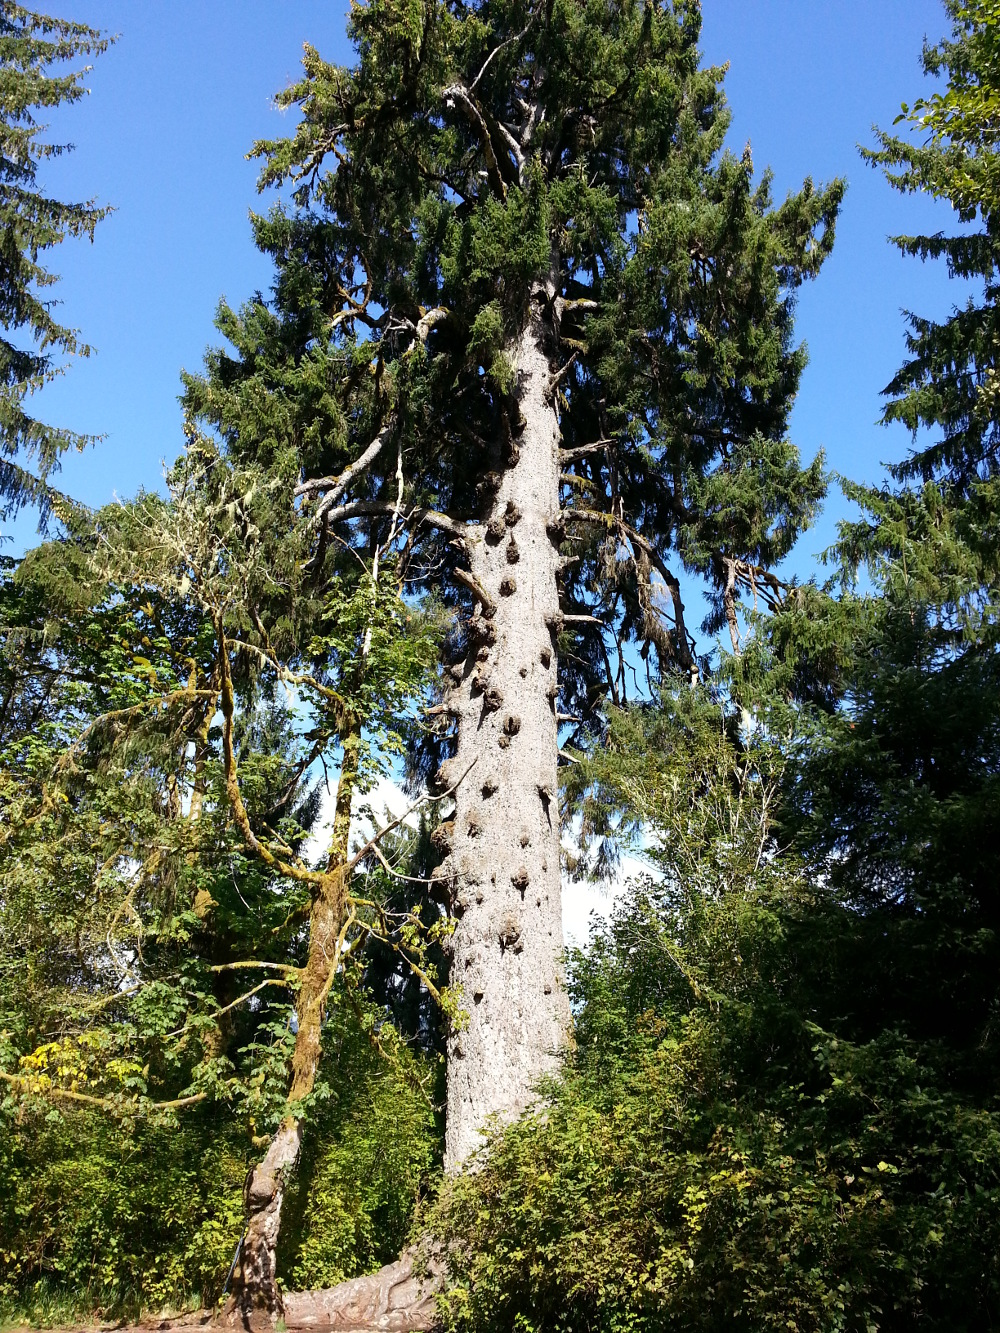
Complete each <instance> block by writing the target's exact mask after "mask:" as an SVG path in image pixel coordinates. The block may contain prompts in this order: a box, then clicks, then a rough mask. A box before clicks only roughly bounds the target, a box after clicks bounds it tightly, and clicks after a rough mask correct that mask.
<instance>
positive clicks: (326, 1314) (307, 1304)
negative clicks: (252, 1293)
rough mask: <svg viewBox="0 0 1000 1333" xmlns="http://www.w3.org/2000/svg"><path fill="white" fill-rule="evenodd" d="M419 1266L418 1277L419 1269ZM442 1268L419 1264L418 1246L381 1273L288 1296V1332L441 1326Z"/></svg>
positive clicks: (403, 1331) (384, 1332) (388, 1331)
mask: <svg viewBox="0 0 1000 1333" xmlns="http://www.w3.org/2000/svg"><path fill="white" fill-rule="evenodd" d="M417 1268H421V1269H422V1271H421V1272H420V1273H418V1272H417V1271H415V1270H416V1269H417ZM441 1277H442V1270H441V1265H440V1263H439V1262H436V1261H434V1260H433V1259H431V1260H430V1262H425V1263H424V1264H423V1265H418V1263H417V1252H416V1250H415V1249H414V1248H412V1247H411V1248H410V1249H407V1250H404V1251H403V1253H402V1254H401V1255H400V1256H399V1258H398V1259H397V1260H396V1261H395V1262H394V1263H391V1264H387V1265H386V1266H385V1267H384V1268H380V1269H379V1271H378V1272H377V1273H371V1274H370V1275H368V1276H366V1277H356V1278H353V1279H351V1281H349V1282H342V1283H341V1284H340V1286H339V1287H333V1288H331V1289H330V1290H327V1291H299V1292H289V1293H288V1295H287V1296H286V1297H285V1321H286V1323H287V1325H288V1327H289V1328H296V1329H299V1328H319V1329H323V1330H327V1329H331V1330H337V1333H347V1330H351V1331H352V1333H361V1331H362V1330H365V1331H366V1333H367V1331H368V1330H371V1333H375V1331H376V1330H377V1333H419V1330H425V1329H430V1328H433V1327H434V1326H435V1325H436V1324H437V1322H438V1319H437V1302H436V1300H435V1295H436V1293H437V1292H438V1291H439V1290H440V1289H441Z"/></svg>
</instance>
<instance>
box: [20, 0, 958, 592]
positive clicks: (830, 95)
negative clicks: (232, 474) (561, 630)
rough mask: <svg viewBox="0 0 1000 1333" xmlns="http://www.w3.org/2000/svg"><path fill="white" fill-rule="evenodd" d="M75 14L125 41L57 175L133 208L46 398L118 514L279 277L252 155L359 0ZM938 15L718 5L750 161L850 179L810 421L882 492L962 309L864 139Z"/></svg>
mask: <svg viewBox="0 0 1000 1333" xmlns="http://www.w3.org/2000/svg"><path fill="white" fill-rule="evenodd" d="M51 3H52V7H53V8H54V9H56V10H57V11H58V12H59V13H60V14H62V15H65V16H66V17H71V18H76V19H79V20H81V21H84V22H87V23H90V24H92V25H94V26H97V27H101V28H104V29H106V30H108V31H110V32H113V33H118V34H119V40H118V42H117V43H116V45H115V46H114V47H113V48H112V49H111V50H110V51H109V52H108V53H107V54H106V55H105V56H103V57H101V58H100V59H99V60H98V62H97V64H96V67H95V69H94V72H93V74H92V75H91V76H90V78H89V85H90V87H91V89H92V91H91V95H90V96H89V98H87V99H86V100H85V101H84V102H82V103H78V104H77V105H76V106H75V107H72V108H68V109H64V110H62V111H60V112H59V113H58V116H57V118H56V119H55V120H54V122H53V132H54V135H55V137H57V138H62V139H65V140H70V141H72V142H74V143H75V144H76V151H75V152H74V153H73V154H72V155H70V156H68V157H63V158H61V159H58V160H57V161H56V162H54V163H52V164H50V165H49V166H47V167H46V169H45V173H46V174H45V178H44V183H45V185H46V187H47V188H48V189H50V190H51V192H52V193H54V194H58V195H59V196H61V197H63V198H85V197H90V196H93V197H95V198H96V199H97V200H98V201H100V202H102V203H109V204H112V205H113V206H114V207H115V208H116V210H117V211H116V213H115V214H114V215H113V216H112V217H111V218H110V219H109V220H108V221H106V222H105V223H104V224H103V225H102V226H101V227H100V228H99V229H98V233H97V238H96V241H95V243H94V245H93V246H91V245H89V244H86V243H81V244H73V245H67V246H65V247H63V248H62V249H61V250H60V251H57V252H56V253H55V254H54V256H53V260H52V266H53V267H54V268H55V269H56V270H57V271H58V272H60V273H61V274H62V275H63V281H62V283H61V284H60V287H59V288H58V289H57V295H58V296H59V297H60V298H61V300H62V301H63V303H64V304H63V307H62V317H63V319H64V320H65V322H68V323H70V324H72V325H73V326H75V327H79V328H80V329H81V330H82V332H83V334H84V336H85V337H86V339H87V340H88V341H90V342H91V343H92V344H93V345H94V347H95V348H96V355H95V356H94V357H93V358H92V359H91V360H90V361H89V362H82V363H77V364H75V365H74V366H72V367H71V369H70V370H69V373H68V374H67V375H66V376H65V377H63V378H62V379H61V380H60V381H58V382H56V383H55V384H53V385H51V386H50V387H48V388H47V389H46V390H45V391H44V393H43V395H42V396H41V398H40V399H39V400H37V402H36V407H37V409H38V410H39V412H40V414H41V415H43V416H44V417H45V419H47V420H49V421H52V422H56V423H58V424H60V425H65V426H68V427H71V428H72V429H74V430H77V431H85V432H93V433H95V434H102V435H104V436H105V439H104V440H103V441H102V442H101V443H99V444H98V445H97V446H96V447H95V448H93V449H91V450H88V451H87V452H86V453H85V454H83V455H82V456H79V457H76V456H74V457H71V458H69V459H68V460H67V461H66V464H65V467H64V469H63V473H62V478H61V482H60V483H59V484H61V486H62V487H63V488H64V489H66V490H68V491H69V492H70V494H72V495H75V496H76V497H77V498H79V499H81V500H83V501H85V502H87V503H90V504H100V503H104V502H106V501H108V500H110V499H111V498H112V496H113V495H114V494H117V495H119V496H129V495H132V494H134V493H135V492H136V490H138V489H139V488H140V487H147V488H154V487H156V486H158V485H159V484H160V482H161V479H162V471H163V461H164V460H167V461H170V460H172V459H173V458H174V457H175V456H176V454H177V453H178V452H179V449H180V443H181V432H180V412H179V408H178V405H177V394H178V390H179V380H178V375H179V372H180V370H181V368H182V367H186V368H188V369H195V368H197V367H198V365H199V364H200V361H201V356H202V353H203V350H204V348H205V347H206V346H207V345H208V344H209V343H211V342H213V341H215V336H214V330H213V328H212V317H213V313H214V310H215V307H216V304H217V302H218V300H219V298H220V296H222V295H225V296H226V297H227V299H228V300H230V301H231V302H233V303H237V304H238V303H239V302H241V301H242V300H244V299H245V298H246V297H248V296H249V295H251V294H252V293H253V291H254V290H255V289H258V288H260V289H266V287H267V286H268V283H269V270H268V266H267V264H266V262H265V261H264V260H263V259H262V258H261V257H260V256H259V255H257V254H256V252H255V251H254V249H253V247H252V244H251V240H250V232H249V227H248V224H247V213H248V211H249V210H250V209H251V208H262V207H266V206H267V205H266V201H261V200H260V199H259V198H258V196H257V194H256V190H255V180H256V167H255V165H254V164H253V163H250V162H247V161H246V160H245V158H244V155H245V153H246V152H247V150H248V149H249V147H250V145H251V144H252V142H253V141H254V139H256V138H259V137H274V136H277V135H280V134H282V133H285V132H290V131H291V129H292V127H293V125H294V119H293V118H292V117H290V116H285V117H282V115H281V114H279V113H278V112H276V111H275V110H274V108H273V105H272V101H271V99H272V96H273V94H274V93H275V92H276V91H278V90H279V89H280V88H282V87H284V86H285V85H286V84H288V83H289V82H290V81H291V80H293V79H294V78H295V77H296V76H297V70H298V66H299V60H300V56H301V50H302V43H303V42H304V41H309V42H311V43H312V44H313V45H315V46H317V47H318V48H319V49H320V51H321V52H322V53H323V54H324V55H325V56H326V57H327V58H328V59H333V60H348V59H350V49H349V47H348V46H347V43H346V39H345V36H344V16H345V13H346V9H347V5H346V4H345V3H343V2H342V0H326V2H325V3H323V2H321V0H201V2H200V3H194V0H170V3H169V4H168V3H167V0H51ZM946 27H947V24H946V19H945V15H944V10H943V7H942V6H941V4H940V3H939V0H872V3H871V4H869V5H865V6H863V7H862V6H861V5H859V3H858V0H742V3H741V2H740V0H704V32H703V40H702V48H703V51H704V54H705V58H706V60H708V61H710V62H712V63H722V62H728V63H729V66H730V70H729V74H728V76H727V79H726V87H727V92H728V96H729V100H730V103H731V106H732V110H733V117H734V118H733V127H732V131H731V145H732V147H733V148H734V149H736V150H737V151H740V150H742V148H743V146H744V144H745V143H746V142H747V141H748V140H749V141H750V142H751V144H752V147H753V153H754V161H755V164H756V166H757V168H758V170H760V169H762V168H764V167H765V166H767V165H770V166H771V167H772V168H773V170H774V173H775V191H776V194H777V196H778V197H779V198H780V197H783V196H784V195H785V194H786V193H787V192H788V191H789V190H792V189H795V188H797V186H798V185H799V184H800V183H801V181H802V179H803V177H805V176H806V175H812V176H813V177H814V178H815V179H817V180H827V179H829V178H830V177H831V176H834V175H844V176H846V177H847V179H848V181H849V190H848V194H847V199H846V203H845V206H844V212H843V217H842V221H841V224H840V228H839V234H838V240H837V245H836V248H835V251H834V254H833V257H832V258H831V260H830V261H829V263H828V264H827V267H826V268H825V269H824V271H823V274H822V276H821V277H820V278H819V280H818V281H817V282H816V283H814V284H811V285H810V286H808V287H807V288H806V289H805V290H804V291H803V293H802V296H801V298H800V303H799V321H798V328H799V334H800V336H801V337H802V338H803V339H804V340H805V341H806V342H807V343H808V345H809V349H810V355H811V364H810V366H809V369H808V370H807V372H806V375H805V378H804V381H803V385H802V391H801V394H800V398H799V401H798V404H797V406H796V408H795V413H794V416H793V422H792V434H793V438H794V439H795V441H796V443H797V444H798V445H799V447H800V448H801V450H802V453H803V455H806V456H811V455H812V454H813V453H815V452H816V450H817V449H819V448H821V447H822V448H825V449H826V452H827V458H828V462H829V465H830V466H831V467H833V468H835V469H837V470H838V471H840V472H842V473H845V474H847V475H849V476H851V477H855V478H858V479H866V480H875V479H877V477H878V475H879V466H880V462H881V461H882V460H884V459H891V458H896V457H899V456H901V455H902V454H903V453H904V452H905V450H906V448H907V444H908V441H907V437H906V435H905V434H904V433H903V432H901V431H887V430H884V429H881V428H879V427H878V426H877V425H876V424H875V423H876V419H877V417H878V414H879V391H880V389H881V388H882V387H883V386H884V385H885V383H886V382H887V381H888V379H889V378H890V377H891V375H892V373H893V372H894V370H895V369H896V368H897V366H898V365H899V363H900V360H901V359H902V356H903V342H902V334H903V321H902V318H901V315H900V309H901V307H909V308H911V309H914V310H917V311H919V312H921V313H923V314H929V315H935V314H938V315H940V314H943V313H945V312H946V311H947V309H948V308H949V307H950V305H951V304H953V303H954V301H955V300H956V299H957V297H958V292H957V291H956V289H955V287H954V284H949V283H948V281H947V278H946V275H945V273H944V271H943V268H939V267H935V266H925V265H921V264H920V263H919V262H918V261H916V260H912V259H909V260H904V259H902V258H900V257H899V256H898V255H897V253H896V252H895V251H894V250H892V249H891V248H890V247H889V246H888V245H887V244H886V240H885V238H886V236H887V234H891V233H894V232H899V231H916V230H930V231H935V230H940V229H942V228H947V227H949V226H950V225H951V224H952V218H951V215H950V213H949V212H948V210H946V209H942V208H941V207H940V206H937V207H935V206H933V205H932V204H931V203H930V202H929V201H927V200H923V199H904V198H902V197H900V196H898V195H896V194H895V193H894V192H893V191H891V190H890V189H889V187H888V186H887V185H886V183H885V182H884V180H883V179H882V178H881V176H880V175H879V174H878V173H877V172H875V171H873V170H872V169H871V168H869V167H867V166H865V165H864V164H863V163H862V161H861V159H860V157H859V156H858V152H857V145H858V144H859V143H862V144H870V143H871V142H872V134H871V126H872V124H873V123H878V124H880V125H882V126H883V127H889V126H891V123H892V120H893V118H894V116H895V115H896V114H897V112H898V110H899V105H900V103H901V102H902V101H904V100H906V101H912V100H913V99H914V97H916V96H917V95H918V93H919V91H920V88H921V78H922V76H921V73H920V68H919V53H920V48H921V44H922V42H923V39H924V37H925V36H927V37H929V38H931V39H932V40H935V41H936V40H937V39H938V38H940V37H941V36H942V35H943V34H944V33H945V31H946ZM843 512H844V508H843V504H842V502H840V501H839V499H838V497H837V495H836V494H835V493H834V494H832V495H831V498H830V501H829V502H828V504H827V508H826V511H825V513H824V516H823V518H822V519H821V521H820V522H819V523H818V524H817V527H816V528H815V529H814V530H813V531H812V532H810V533H809V534H807V535H806V537H805V539H804V541H803V543H802V546H801V548H800V555H799V558H798V561H797V564H798V567H799V568H800V569H801V570H802V571H803V572H808V570H809V569H810V567H811V565H810V562H811V558H812V556H813V554H814V553H815V552H818V551H819V550H821V549H822V548H823V547H824V546H826V545H827V544H828V543H829V541H830V540H831V539H832V536H833V533H834V524H835V521H836V518H837V517H838V515H840V514H842V513H843ZM7 535H8V536H10V537H11V538H12V541H11V542H9V543H6V544H5V545H4V546H3V548H0V549H3V550H5V551H6V552H7V553H11V554H16V553H17V552H18V551H20V550H22V549H23V548H24V547H25V546H26V545H30V544H32V542H33V541H34V540H35V538H34V530H33V524H32V522H31V521H30V517H29V516H23V517H22V518H21V519H19V520H18V521H17V522H16V523H14V524H12V525H10V526H9V528H8V530H7Z"/></svg>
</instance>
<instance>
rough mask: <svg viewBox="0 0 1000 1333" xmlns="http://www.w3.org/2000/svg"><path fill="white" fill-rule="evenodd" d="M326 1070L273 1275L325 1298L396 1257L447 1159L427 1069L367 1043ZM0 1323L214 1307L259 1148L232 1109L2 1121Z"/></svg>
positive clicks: (342, 1047) (344, 1038)
mask: <svg viewBox="0 0 1000 1333" xmlns="http://www.w3.org/2000/svg"><path fill="white" fill-rule="evenodd" d="M335 1045H336V1049H331V1050H330V1051H329V1052H328V1056H327V1058H326V1059H325V1061H324V1066H323V1075H324V1080H325V1081H324V1093H325V1095H324V1097H323V1100H321V1101H319V1102H318V1103H317V1104H316V1106H315V1107H314V1108H313V1120H312V1121H311V1123H310V1126H309V1129H308V1131H307V1134H306V1140H305V1144H304V1148H303V1154H302V1160H301V1162H300V1165H299V1170H298V1172H297V1174H296V1176H295V1178H294V1180H293V1182H292V1185H291V1188H290V1190H289V1192H288V1198H287V1211H286V1228H285V1234H284V1237H283V1249H282V1252H281V1254H280V1271H281V1274H282V1278H283V1281H284V1283H285V1285H286V1286H288V1287H308V1286H327V1285H330V1284H332V1283H334V1282H337V1281H340V1280H341V1279H343V1278H347V1277H354V1276H357V1275H359V1274H361V1273H365V1272H370V1271H374V1270H375V1269H377V1268H378V1267H379V1266H380V1265H381V1264H382V1263H384V1262H386V1261H387V1260H388V1259H390V1258H392V1257H394V1255H395V1254H396V1253H397V1252H398V1250H399V1248H400V1245H401V1244H402V1241H403V1239H404V1238H405V1236H406V1234H407V1230H408V1228H409V1225H410V1219H411V1216H412V1214H413V1211H414V1208H415V1206H416V1204H417V1201H418V1199H419V1198H420V1196H421V1194H422V1193H423V1192H424V1190H425V1189H426V1188H427V1185H428V1182H429V1181H430V1179H431V1178H432V1176H433V1174H434V1171H435V1168H436V1164H437V1162H438V1161H439V1158H440V1134H439V1128H438V1125H437V1122H436V1119H435V1115H434V1113H433V1111H432V1109H431V1104H430V1100H429V1097H428V1089H424V1088H423V1087H422V1084H421V1080H424V1081H426V1082H428V1084H429V1085H430V1087H429V1091H433V1079H434V1076H435V1070H434V1068H433V1067H432V1066H430V1065H429V1064H427V1063H426V1062H425V1061H424V1060H423V1059H422V1057H419V1056H415V1055H411V1054H410V1053H408V1052H407V1051H405V1049H404V1050H403V1051H402V1052H399V1053H397V1058H395V1059H394V1060H392V1061H391V1062H390V1061H386V1060H384V1059H383V1058H382V1057H381V1056H380V1055H379V1054H378V1053H377V1052H376V1051H375V1050H373V1049H372V1047H371V1045H370V1042H369V1039H368V1036H367V1034H365V1033H361V1032H355V1033H348V1034H341V1036H340V1040H339V1042H338V1043H336V1044H335ZM0 1117H2V1120H0V1178H2V1179H3V1181H4V1188H3V1189H2V1190H0V1326H3V1327H17V1326H23V1325H32V1326H36V1327H52V1326H55V1325H63V1324H72V1323H79V1322H86V1321H88V1320H92V1319H125V1320H134V1319H138V1318H140V1317H142V1316H144V1315H149V1314H160V1313H177V1312H180V1311H183V1310H185V1309H192V1308H199V1307H202V1306H206V1305H212V1304H213V1303H214V1302H215V1301H216V1300H217V1299H218V1298H219V1296H220V1294H221V1292H222V1289H223V1284H224V1282H225V1279H226V1275H227V1273H228V1271H229V1266H230V1263H231V1262H232V1258H233V1253H234V1250H235V1247H236V1244H237V1241H238V1240H239V1238H240V1235H241V1233H242V1229H243V1185H244V1180H245V1178H246V1174H247V1171H248V1169H249V1168H250V1166H251V1164H252V1162H253V1161H254V1160H255V1159H256V1157H257V1156H258V1155H259V1154H260V1152H261V1151H262V1148H261V1147H260V1146H259V1145H258V1146H256V1147H255V1146H254V1144H253V1143H252V1142H251V1140H250V1138H249V1135H248V1134H247V1133H246V1131H245V1130H244V1129H242V1128H241V1127H240V1126H239V1125H238V1124H234V1121H233V1118H232V1117H231V1116H230V1115H228V1114H226V1113H225V1108H220V1109H219V1110H217V1111H213V1110H211V1109H209V1110H204V1109H202V1108H195V1109H194V1110H193V1111H189V1112H187V1113H186V1114H185V1115H184V1116H183V1117H182V1118H178V1119H176V1120H174V1121H173V1122H164V1123H161V1124H155V1125H154V1124H148V1123H145V1124H144V1123H141V1122H140V1123H134V1124H121V1123H116V1122H114V1121H112V1120H110V1119H108V1118H107V1117H105V1116H102V1115H101V1114H99V1113H95V1112H92V1111H89V1110H82V1111H81V1110H75V1109H74V1110H71V1111H66V1112H55V1111H53V1110H52V1108H51V1107H48V1106H43V1105H41V1104H38V1105H37V1106H25V1105H22V1106H21V1107H20V1108H15V1107H14V1106H13V1104H12V1103H8V1104H7V1105H6V1106H5V1107H4V1108H3V1110H2V1111H0Z"/></svg>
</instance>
